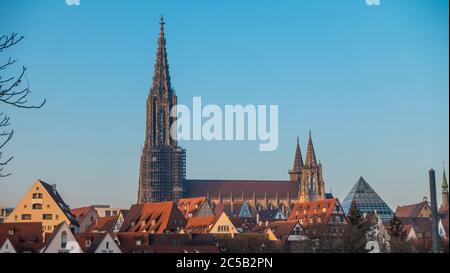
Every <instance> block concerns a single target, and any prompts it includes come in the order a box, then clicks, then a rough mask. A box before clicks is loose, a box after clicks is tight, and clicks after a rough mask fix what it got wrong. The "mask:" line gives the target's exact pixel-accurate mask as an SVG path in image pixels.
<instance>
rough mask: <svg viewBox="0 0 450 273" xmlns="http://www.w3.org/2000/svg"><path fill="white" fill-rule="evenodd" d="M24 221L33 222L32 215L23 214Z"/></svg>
mask: <svg viewBox="0 0 450 273" xmlns="http://www.w3.org/2000/svg"><path fill="white" fill-rule="evenodd" d="M22 220H31V214H22Z"/></svg>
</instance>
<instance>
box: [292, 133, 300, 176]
mask: <svg viewBox="0 0 450 273" xmlns="http://www.w3.org/2000/svg"><path fill="white" fill-rule="evenodd" d="M302 168H303V158H302V151H301V150H300V138H299V137H297V148H296V149H295V158H294V167H293V168H292V170H293V171H300V170H301V169H302Z"/></svg>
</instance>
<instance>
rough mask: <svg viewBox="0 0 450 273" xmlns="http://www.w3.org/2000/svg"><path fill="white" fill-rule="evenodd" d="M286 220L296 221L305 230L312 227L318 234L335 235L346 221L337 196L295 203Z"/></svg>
mask: <svg viewBox="0 0 450 273" xmlns="http://www.w3.org/2000/svg"><path fill="white" fill-rule="evenodd" d="M288 220H289V221H298V222H299V223H300V224H301V225H302V227H304V228H305V229H307V230H308V229H312V228H314V232H316V235H318V236H319V235H320V236H321V235H327V236H337V235H339V233H340V232H341V227H342V226H343V225H344V224H345V223H346V218H345V214H344V210H343V209H342V207H341V204H340V203H339V200H338V199H337V198H334V199H323V200H319V201H312V202H299V203H296V204H295V205H294V208H293V209H292V212H291V214H290V215H289V218H288Z"/></svg>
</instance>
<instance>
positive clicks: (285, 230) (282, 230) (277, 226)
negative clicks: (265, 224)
mask: <svg viewBox="0 0 450 273" xmlns="http://www.w3.org/2000/svg"><path fill="white" fill-rule="evenodd" d="M297 224H298V221H276V222H270V223H269V228H270V229H271V230H272V232H273V234H274V235H275V236H276V237H277V238H278V239H281V238H284V237H286V236H289V235H290V234H291V232H292V230H293V229H294V227H295V225H297Z"/></svg>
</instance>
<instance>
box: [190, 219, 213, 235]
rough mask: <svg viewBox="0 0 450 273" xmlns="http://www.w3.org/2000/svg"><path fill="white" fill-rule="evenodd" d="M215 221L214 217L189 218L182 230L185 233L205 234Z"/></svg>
mask: <svg viewBox="0 0 450 273" xmlns="http://www.w3.org/2000/svg"><path fill="white" fill-rule="evenodd" d="M216 219H217V217H216V216H202V217H191V218H189V219H188V222H187V224H186V227H185V229H184V230H185V232H187V233H207V232H208V231H209V229H210V227H211V225H213V224H214V222H215V221H216Z"/></svg>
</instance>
